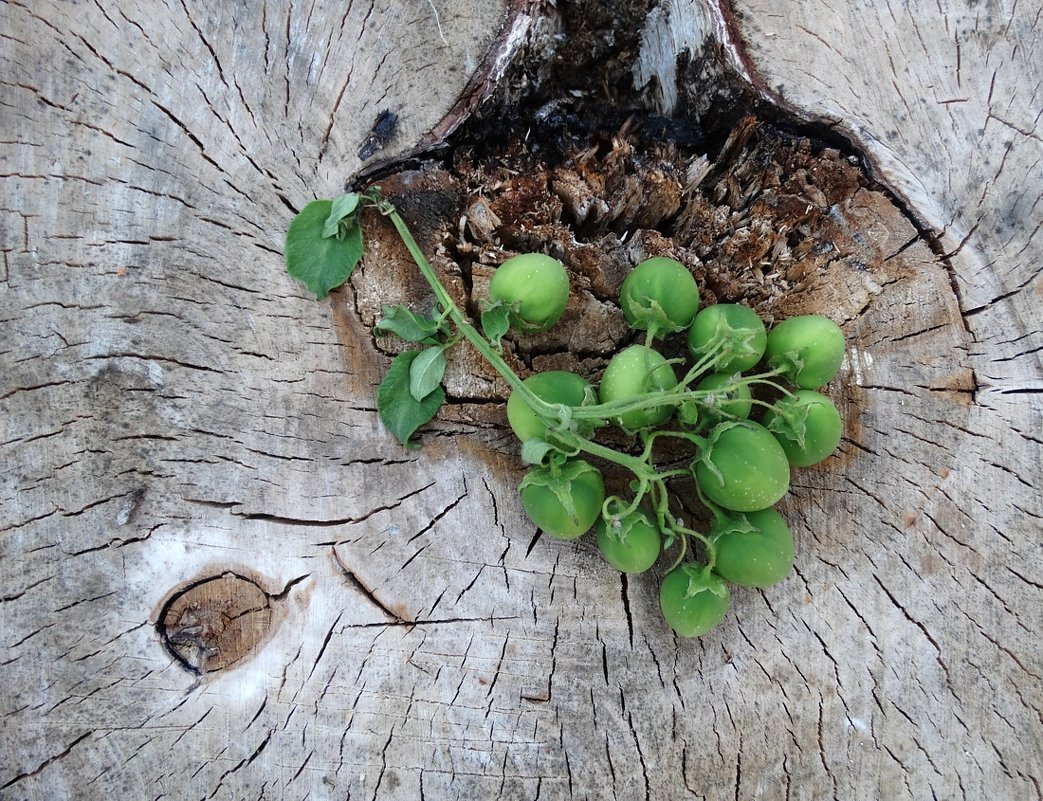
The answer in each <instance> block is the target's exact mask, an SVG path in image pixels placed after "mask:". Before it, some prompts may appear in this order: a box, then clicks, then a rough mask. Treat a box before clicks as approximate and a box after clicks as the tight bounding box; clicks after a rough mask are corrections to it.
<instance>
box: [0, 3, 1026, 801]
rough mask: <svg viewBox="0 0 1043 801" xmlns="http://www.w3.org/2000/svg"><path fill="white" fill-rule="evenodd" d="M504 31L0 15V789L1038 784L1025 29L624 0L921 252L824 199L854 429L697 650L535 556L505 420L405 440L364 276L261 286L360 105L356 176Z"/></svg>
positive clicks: (400, 147) (820, 289)
mask: <svg viewBox="0 0 1043 801" xmlns="http://www.w3.org/2000/svg"><path fill="white" fill-rule="evenodd" d="M535 13H536V9H535V8H534V7H529V6H523V5H521V4H516V5H514V6H512V8H510V9H508V8H506V7H505V5H504V4H501V3H487V2H469V1H468V0H432V2H425V1H422V0H415V1H411V2H404V3H383V2H370V3H362V2H358V1H357V0H356V2H350V3H347V4H346V5H343V4H338V5H337V7H336V8H334V4H319V3H315V4H311V5H299V4H290V3H265V4H263V5H250V6H247V5H245V4H230V3H229V4H216V3H192V2H179V3H169V4H167V3H160V2H145V1H143V2H137V3H130V2H127V3H95V4H83V5H80V4H70V3H42V2H41V3H35V2H34V3H15V2H6V3H4V4H3V6H2V7H0V133H2V135H0V165H2V167H0V181H2V186H3V190H4V192H3V197H4V200H3V202H2V203H0V251H2V254H3V261H2V263H0V320H2V321H3V341H2V342H0V366H2V370H0V465H2V467H0V509H2V512H0V557H2V560H0V565H2V567H0V570H2V576H3V587H2V589H0V642H2V644H3V654H4V656H3V661H4V665H5V668H6V671H7V674H6V679H7V682H6V687H7V688H6V690H5V692H4V693H3V696H2V700H0V714H2V720H3V723H2V724H0V725H2V727H3V728H2V738H0V757H2V758H0V798H2V799H4V800H5V801H6V800H7V799H18V801H22V799H26V800H27V799H51V798H78V799H95V798H99V799H100V798H109V797H112V796H113V795H115V794H118V795H120V796H122V797H128V798H141V799H272V800H273V801H274V800H275V799H278V800H279V801H291V800H293V799H305V798H309V799H347V798H351V799H363V798H378V799H385V798H389V799H398V798H401V799H418V798H420V799H428V800H429V801H433V800H434V799H450V798H460V799H465V798H466V799H476V798H477V799H485V798H490V799H491V798H507V799H516V798H517V799H536V798H542V799H554V798H562V799H565V798H575V799H607V798H631V797H637V798H647V799H664V800H672V799H680V798H692V799H718V798H721V799H723V798H727V799H756V798H764V799H775V798H779V799H781V798H786V799H820V798H834V799H848V798H887V799H900V798H901V799H905V798H908V799H929V798H937V799H950V798H951V799H982V798H995V799H1025V798H1037V797H1040V795H1041V781H1043V777H1041V768H1040V766H1041V765H1043V726H1041V720H1043V713H1041V709H1043V693H1041V690H1043V687H1041V684H1043V676H1041V671H1043V668H1041V662H1043V660H1041V656H1043V655H1041V649H1040V634H1041V628H1043V616H1041V614H1040V608H1041V607H1040V591H1041V589H1043V570H1041V563H1043V553H1041V534H1043V524H1041V520H1043V500H1041V497H1040V488H1041V486H1043V467H1041V459H1040V456H1041V452H1040V446H1041V444H1043V408H1041V404H1040V392H1041V391H1043V370H1041V364H1040V353H1041V352H1043V335H1041V333H1040V328H1041V326H1040V323H1041V322H1043V314H1041V312H1040V311H1039V309H1040V305H1041V300H1043V280H1041V278H1040V263H1041V257H1043V203H1041V193H1043V169H1041V165H1043V144H1041V142H1043V140H1041V135H1040V132H1039V127H1038V123H1039V119H1040V113H1041V109H1043V99H1041V95H1040V86H1041V85H1043V82H1041V78H1043V61H1041V60H1040V59H1039V58H1038V54H1039V52H1040V47H1039V37H1040V35H1041V34H1040V18H1039V14H1038V9H1034V8H1030V5H1029V4H1026V3H1023V2H1021V3H1019V2H1017V0H1014V2H1009V3H992V2H983V3H978V4H975V5H973V6H970V7H969V8H967V9H963V10H957V9H955V8H950V7H947V4H945V3H938V4H927V3H923V2H918V3H910V4H901V5H899V4H896V3H884V4H880V5H879V6H878V7H877V6H872V7H870V5H869V4H864V3H856V2H844V3H839V4H837V3H833V4H830V5H827V4H823V3H819V2H810V0H809V1H808V2H803V3H799V4H796V5H794V4H791V3H779V2H776V0H759V2H746V1H745V0H743V2H736V4H735V7H734V8H733V9H730V10H729V14H726V15H722V14H721V11H720V9H717V8H708V7H703V6H701V5H697V4H695V3H694V0H693V1H692V2H687V1H684V2H682V0H677V1H676V2H673V3H670V4H668V5H667V4H664V5H663V6H662V7H659V8H657V9H656V10H654V11H653V15H652V17H650V20H649V23H648V28H647V30H646V35H645V47H644V51H643V60H642V62H641V64H639V65H638V66H637V67H636V68H635V74H636V76H637V80H638V81H643V80H646V79H647V78H648V77H649V76H651V75H657V76H659V80H660V81H661V88H660V95H659V102H661V103H664V104H668V103H669V98H670V96H671V91H670V89H671V87H670V84H669V81H670V80H672V79H674V80H676V76H677V75H678V74H679V73H678V71H677V70H676V69H675V68H676V62H675V57H676V56H677V55H678V54H679V53H681V52H682V51H684V50H685V49H691V50H692V51H694V50H696V49H698V47H700V46H701V45H702V44H703V42H704V40H705V37H706V36H708V35H718V36H722V37H731V46H732V51H731V52H732V53H733V57H734V60H735V63H736V64H737V65H739V66H740V68H741V69H742V70H743V71H745V73H746V74H747V75H748V76H749V77H750V79H751V80H752V81H753V82H754V84H755V85H756V86H757V87H758V89H759V91H761V92H762V93H763V94H764V95H765V96H769V97H773V98H776V99H777V100H778V102H780V103H783V104H784V105H785V106H786V107H788V108H789V109H791V110H793V111H794V113H797V114H799V115H801V116H803V117H806V118H809V119H811V118H823V119H826V120H829V121H830V122H832V123H835V124H836V125H837V126H838V127H839V128H841V129H842V130H844V131H847V132H849V133H850V134H851V136H852V137H853V138H854V139H855V140H856V141H857V143H858V144H859V145H860V146H863V147H864V148H865V150H866V153H867V154H868V156H869V157H870V159H871V161H872V163H873V165H874V167H875V169H876V170H877V173H878V176H879V177H880V178H881V179H882V180H884V181H885V182H886V183H888V184H889V185H890V186H891V187H892V188H893V189H894V191H895V192H896V193H897V196H898V197H899V198H901V199H903V200H904V201H905V203H906V204H907V206H908V209H909V210H910V213H911V214H913V215H914V216H915V217H916V219H917V221H918V222H919V223H920V224H921V226H922V230H923V231H925V232H927V234H926V235H924V234H923V233H921V232H919V231H918V230H917V228H916V227H914V225H913V223H912V222H910V221H909V220H908V219H907V218H906V217H905V216H903V214H902V213H901V212H899V211H897V210H896V209H895V207H894V206H893V204H891V202H890V200H889V199H888V198H887V197H886V196H885V195H883V194H881V193H878V192H869V191H867V192H862V193H859V194H856V195H855V196H854V198H852V199H851V200H850V202H848V203H846V204H845V205H844V207H843V208H840V209H837V210H836V212H837V217H838V221H839V222H838V230H840V232H841V233H844V232H846V235H847V236H848V237H849V239H850V241H851V242H852V243H853V244H851V245H850V248H851V250H850V253H851V254H853V256H852V257H854V256H859V257H862V258H864V259H865V260H866V263H867V264H868V265H869V267H868V269H866V270H865V271H863V272H859V273H858V274H857V275H855V274H853V273H850V271H848V272H844V270H845V267H844V265H843V264H839V265H831V266H830V268H829V269H828V270H826V271H824V273H823V275H824V276H825V278H823V279H821V280H818V281H817V282H815V281H813V282H811V284H810V288H809V292H810V293H811V294H810V295H809V297H808V298H805V299H804V301H802V302H804V303H806V304H810V305H815V304H816V303H819V302H821V303H826V304H832V305H831V306H830V308H831V311H832V313H833V314H834V316H835V317H837V319H838V321H840V322H843V323H844V326H845V331H846V332H847V333H848V336H849V339H850V342H851V347H850V350H849V354H848V361H847V363H846V367H845V368H844V372H843V373H842V376H841V378H842V383H841V388H839V389H837V390H836V391H835V399H836V400H837V401H838V403H840V404H841V406H842V409H843V411H844V415H845V421H846V425H847V439H846V440H845V442H844V444H843V446H842V453H841V454H840V455H839V456H838V457H836V458H834V459H833V460H831V461H830V462H828V463H827V464H826V465H824V466H823V467H822V468H819V469H812V470H807V471H803V472H802V473H801V474H800V478H799V481H798V482H796V485H795V487H794V492H793V493H792V496H791V498H790V499H789V500H788V501H787V504H786V513H787V516H788V518H789V519H790V522H791V524H792V526H793V528H794V531H795V532H796V535H797V540H798V563H797V570H796V573H795V575H794V576H793V577H792V578H791V579H790V580H788V581H787V582H786V583H784V584H783V585H780V586H779V587H776V588H773V589H770V590H766V591H763V592H758V591H750V592H746V593H737V594H736V598H735V603H734V606H733V609H732V611H731V613H730V614H729V617H728V618H727V619H726V621H725V622H724V624H722V626H721V627H719V628H718V629H717V630H715V631H714V632H713V633H712V634H711V635H709V636H707V637H705V638H703V639H701V640H698V641H684V640H681V639H677V638H675V637H674V636H672V635H671V634H670V632H669V630H668V629H667V628H666V627H665V625H664V624H663V623H662V621H661V619H660V617H659V613H658V609H657V604H656V593H657V588H656V584H655V582H654V581H652V580H648V579H644V578H631V579H623V578H621V577H620V575H619V574H618V573H616V572H615V571H613V570H611V569H610V568H608V567H607V566H605V565H604V564H603V563H602V562H601V561H600V560H599V559H598V558H597V555H596V553H595V551H594V548H593V546H592V545H591V544H590V543H589V542H579V543H570V544H560V543H552V542H547V541H543V540H540V541H536V542H535V543H534V542H533V538H534V537H533V535H534V533H535V531H534V529H533V527H532V526H531V524H530V523H528V521H527V520H526V519H525V518H524V516H523V514H522V510H521V507H520V503H519V501H518V498H517V493H516V486H517V481H518V479H519V478H520V476H521V474H522V468H521V464H520V462H519V460H518V458H517V455H516V449H515V446H514V445H513V444H512V443H511V441H510V438H509V436H508V435H507V434H506V433H504V431H503V430H502V428H500V427H498V426H497V425H495V422H496V421H495V418H494V419H493V420H492V421H490V419H489V418H488V416H487V415H483V414H480V413H476V412H475V411H474V410H470V409H468V407H467V405H466V404H463V405H457V406H454V407H453V409H451V410H450V411H449V413H447V414H446V415H445V416H443V417H442V418H440V419H439V420H437V421H436V422H435V423H434V424H433V425H432V426H431V427H430V428H429V429H428V430H427V433H426V435H425V436H424V447H423V449H422V450H420V451H406V450H404V449H402V448H401V447H400V446H398V445H397V444H396V443H395V442H394V441H393V440H392V439H391V438H390V437H389V436H388V435H387V434H386V433H385V432H383V431H382V430H381V428H380V426H379V424H378V422H377V419H376V415H375V413H374V408H373V403H374V402H373V389H374V387H375V385H376V383H377V382H378V381H379V378H380V371H381V370H382V368H383V365H384V361H383V360H382V358H381V357H380V355H379V354H378V353H377V352H376V351H375V350H374V348H373V347H372V342H371V340H370V335H369V333H368V331H367V330H366V329H365V328H364V326H362V325H361V324H360V323H359V322H358V320H357V318H356V316H355V314H354V311H353V298H351V297H350V296H349V295H350V293H342V294H341V295H339V296H338V297H337V298H335V299H334V300H333V301H331V302H325V303H316V302H315V301H314V299H313V298H311V297H309V296H307V295H306V292H305V291H304V290H303V289H302V288H301V287H300V286H298V285H297V284H295V283H294V282H293V281H292V280H290V279H289V278H288V277H287V276H286V275H285V274H284V272H283V268H282V255H281V248H282V237H283V233H284V231H285V227H286V225H287V223H288V221H289V219H290V217H291V215H292V209H295V208H300V207H302V206H303V205H304V204H305V203H306V202H307V201H308V200H310V199H311V198H313V197H329V196H332V195H334V194H336V193H338V192H339V191H340V189H341V187H342V186H343V183H344V181H345V179H346V178H347V177H349V176H350V175H351V174H352V173H354V172H355V171H357V169H358V168H359V167H360V166H361V164H362V159H361V158H360V156H359V151H360V150H363V148H365V147H367V143H368V144H369V146H370V147H371V148H372V147H373V139H372V138H371V131H372V128H373V125H374V123H375V122H376V120H377V118H378V117H379V116H380V113H381V112H382V111H384V110H388V111H391V112H393V113H394V114H396V115H397V118H398V122H397V126H396V129H395V131H394V133H393V135H392V136H391V137H390V138H389V140H388V141H387V142H386V144H384V149H383V152H382V154H381V155H394V154H395V153H399V152H402V151H406V150H409V149H410V148H412V147H413V146H414V145H415V144H416V143H418V142H420V141H423V140H425V139H437V138H438V137H439V136H440V135H442V134H443V133H444V132H445V131H447V130H450V129H452V128H453V127H455V125H456V124H458V122H459V120H460V119H461V117H462V115H464V114H466V112H467V109H468V108H470V107H471V106H472V105H473V103H474V102H476V100H477V98H479V97H480V96H481V95H482V93H483V92H484V91H485V90H486V88H487V86H488V84H489V83H490V82H494V81H495V78H496V75H497V74H498V70H499V69H501V68H502V66H503V64H505V63H506V62H508V61H510V59H511V58H515V57H520V56H521V55H522V54H524V52H525V51H524V50H523V49H522V47H521V45H522V44H524V43H525V42H526V41H527V40H528V37H530V35H531V32H532V31H533V30H534V29H535V28H536V27H538V26H537V25H536V22H535V20H534V19H533V17H532V16H531V14H535ZM715 31H716V33H714V32H715ZM476 74H477V75H479V76H484V77H479V78H478V79H477V80H476V79H475V76H476ZM671 76H673V78H672V77H671ZM461 98H463V100H461ZM374 152H375V151H374ZM859 247H860V248H862V251H859V252H856V251H858V248H859ZM841 278H842V279H843V280H841ZM816 293H817V294H816ZM186 587H191V588H192V590H191V594H188V595H184V596H179V597H180V598H181V600H180V601H176V600H174V596H175V594H178V593H180V592H181V591H183V590H184V589H185V588H186ZM160 623H163V624H165V625H166V626H167V631H168V633H172V634H173V635H174V641H175V642H174V644H175V645H176V647H174V648H168V647H166V646H165V645H164V643H163V642H162V640H161V638H160V636H159V634H158V632H157V624H160ZM186 665H187V666H191V667H193V668H195V669H196V670H197V671H198V670H202V671H203V672H202V673H201V675H199V674H197V672H193V671H192V670H188V669H186ZM215 668H219V669H215Z"/></svg>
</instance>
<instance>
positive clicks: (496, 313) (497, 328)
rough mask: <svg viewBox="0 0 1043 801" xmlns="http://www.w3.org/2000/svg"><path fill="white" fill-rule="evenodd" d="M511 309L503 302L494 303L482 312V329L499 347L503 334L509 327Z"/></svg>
mask: <svg viewBox="0 0 1043 801" xmlns="http://www.w3.org/2000/svg"><path fill="white" fill-rule="evenodd" d="M510 317H511V309H510V307H509V306H508V305H507V304H505V303H494V304H493V305H492V306H490V307H489V308H487V309H485V310H484V311H483V312H482V331H483V332H484V333H485V336H486V337H488V339H489V341H490V342H491V343H492V344H493V345H494V346H496V347H499V345H500V340H501V339H502V338H503V335H504V334H506V333H507V331H508V330H510V327H511V319H510Z"/></svg>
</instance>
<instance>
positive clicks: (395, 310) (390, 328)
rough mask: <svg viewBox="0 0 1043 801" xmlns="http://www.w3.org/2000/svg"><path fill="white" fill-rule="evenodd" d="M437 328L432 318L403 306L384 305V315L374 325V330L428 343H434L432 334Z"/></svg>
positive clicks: (408, 340) (411, 340)
mask: <svg viewBox="0 0 1043 801" xmlns="http://www.w3.org/2000/svg"><path fill="white" fill-rule="evenodd" d="M439 328H440V326H439V323H438V321H437V320H435V319H434V318H432V317H427V316H426V315H423V314H417V313H416V312H413V311H410V310H409V309H407V308H406V307H405V306H394V307H391V306H385V307H384V316H383V317H381V318H380V320H379V321H378V322H377V324H376V326H374V330H376V331H378V332H387V333H390V334H394V335H395V336H397V337H399V338H400V339H404V340H405V341H406V342H425V343H427V344H430V345H434V344H435V337H434V335H435V334H437V333H438V330H439Z"/></svg>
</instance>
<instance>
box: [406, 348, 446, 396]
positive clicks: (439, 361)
mask: <svg viewBox="0 0 1043 801" xmlns="http://www.w3.org/2000/svg"><path fill="white" fill-rule="evenodd" d="M445 368H446V358H445V348H443V347H442V346H441V345H436V346H434V347H432V348H427V349H425V350H422V351H420V352H419V353H418V354H417V355H416V358H414V359H413V361H412V363H411V364H410V365H409V394H410V395H412V396H413V398H414V399H415V400H416V401H417V402H421V403H422V402H423V400H424V398H426V397H427V396H428V395H430V394H431V393H432V392H434V391H435V390H436V389H437V388H438V387H439V386H440V385H441V383H442V376H444V375H445Z"/></svg>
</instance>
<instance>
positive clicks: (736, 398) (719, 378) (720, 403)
mask: <svg viewBox="0 0 1043 801" xmlns="http://www.w3.org/2000/svg"><path fill="white" fill-rule="evenodd" d="M734 379H735V373H710V374H709V375H708V376H706V377H705V378H703V379H702V380H701V381H700V382H699V383H698V384H696V387H695V388H696V389H698V390H710V391H711V392H713V393H714V395H713V398H714V401H713V403H712V404H711V403H709V402H707V400H706V399H705V398H704V399H703V403H704V404H705V405H706V406H707V407H709V408H710V410H711V412H720V413H722V414H723V415H730V416H731V417H736V418H739V419H740V420H745V419H746V418H747V417H749V416H750V411H751V410H752V409H753V393H751V392H750V386H749V384H734V385H733V386H731V387H730V388H729V389H727V390H724V389H722V387H728V386H729V385H730V384H732V383H733V381H734ZM717 390H721V391H720V392H718V391H717ZM720 416H721V415H718V418H719V417H720Z"/></svg>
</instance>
